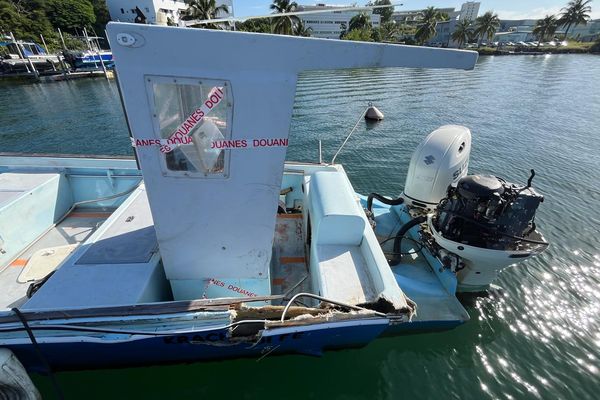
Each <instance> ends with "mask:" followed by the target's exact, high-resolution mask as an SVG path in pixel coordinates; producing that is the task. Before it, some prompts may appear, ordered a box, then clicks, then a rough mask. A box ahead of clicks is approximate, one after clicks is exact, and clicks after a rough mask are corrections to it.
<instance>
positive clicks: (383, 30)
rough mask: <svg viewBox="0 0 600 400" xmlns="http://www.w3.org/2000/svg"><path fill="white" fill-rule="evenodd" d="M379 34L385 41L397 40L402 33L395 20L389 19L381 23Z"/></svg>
mask: <svg viewBox="0 0 600 400" xmlns="http://www.w3.org/2000/svg"><path fill="white" fill-rule="evenodd" d="M379 34H380V35H381V40H383V41H384V42H395V41H396V40H397V38H398V35H399V34H400V28H399V27H398V25H397V24H396V23H395V22H394V21H388V22H386V23H384V24H381V27H380V28H379Z"/></svg>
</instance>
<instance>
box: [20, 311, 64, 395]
mask: <svg viewBox="0 0 600 400" xmlns="http://www.w3.org/2000/svg"><path fill="white" fill-rule="evenodd" d="M11 310H12V312H14V313H15V314H16V316H17V318H19V320H20V321H21V323H22V324H23V328H25V331H27V335H28V336H29V340H31V344H32V345H33V348H34V350H35V352H36V353H37V355H38V357H39V359H40V361H41V362H42V364H44V367H45V368H46V372H48V376H49V378H50V381H51V382H52V386H54V390H55V391H56V397H58V398H59V399H61V400H62V399H64V398H65V396H64V395H63V392H62V390H61V389H60V386H59V384H58V381H57V380H56V376H54V373H53V372H52V368H51V367H50V363H49V362H48V360H47V359H46V357H45V356H44V353H42V349H41V348H40V345H39V344H38V342H37V340H36V339H35V336H34V335H33V331H32V330H31V328H30V327H29V324H28V323H27V319H26V318H25V316H24V315H23V314H21V311H19V309H18V308H12V309H11Z"/></svg>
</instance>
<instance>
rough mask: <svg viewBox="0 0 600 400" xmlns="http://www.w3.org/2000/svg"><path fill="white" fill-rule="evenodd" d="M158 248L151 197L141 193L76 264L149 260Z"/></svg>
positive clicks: (127, 262) (141, 261)
mask: <svg viewBox="0 0 600 400" xmlns="http://www.w3.org/2000/svg"><path fill="white" fill-rule="evenodd" d="M144 194H145V192H144ZM157 250H158V243H157V240H156V233H155V231H154V225H153V222H152V216H151V214H150V207H149V205H148V200H147V198H146V196H145V195H139V196H138V197H137V198H136V199H135V200H134V201H133V203H131V205H130V206H129V207H127V209H126V210H125V211H124V212H123V213H121V215H119V217H118V218H117V219H116V220H115V221H114V222H113V223H112V224H111V226H110V227H109V228H108V229H107V230H106V232H104V234H103V235H102V236H101V237H100V238H99V239H98V240H97V241H96V242H94V243H93V244H92V245H91V246H90V247H89V248H88V250H87V251H86V252H85V253H84V254H83V256H81V258H80V259H79V260H78V261H77V263H76V264H77V265H85V264H94V265H97V264H138V263H147V262H149V261H150V258H152V255H153V254H154V253H155V252H156V251H157Z"/></svg>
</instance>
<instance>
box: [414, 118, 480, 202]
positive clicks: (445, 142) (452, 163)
mask: <svg viewBox="0 0 600 400" xmlns="http://www.w3.org/2000/svg"><path fill="white" fill-rule="evenodd" d="M470 154H471V131H470V130H469V129H468V128H466V127H464V126H459V125H444V126H442V127H440V128H438V129H436V130H435V131H433V132H431V133H430V134H429V135H428V136H427V137H426V138H425V139H424V140H423V141H422V142H421V143H420V144H419V146H418V147H417V149H416V150H415V152H414V153H413V156H412V158H411V160H410V165H409V167H408V173H407V176H406V184H405V185H404V192H403V193H402V197H403V198H404V201H405V203H406V204H408V205H411V206H416V207H421V208H424V209H429V210H433V209H434V208H435V207H436V206H437V204H438V203H439V202H440V200H441V199H443V198H444V197H445V196H446V193H447V188H448V186H449V185H451V184H453V183H456V182H457V181H458V180H459V179H460V178H462V177H463V176H465V175H466V174H467V170H468V166H469V156H470Z"/></svg>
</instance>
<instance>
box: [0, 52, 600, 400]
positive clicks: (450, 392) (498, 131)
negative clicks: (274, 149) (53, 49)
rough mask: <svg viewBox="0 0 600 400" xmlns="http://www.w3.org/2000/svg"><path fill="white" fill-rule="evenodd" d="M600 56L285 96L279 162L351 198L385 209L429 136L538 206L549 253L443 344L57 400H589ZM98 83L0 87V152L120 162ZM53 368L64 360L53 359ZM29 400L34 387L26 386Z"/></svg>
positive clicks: (597, 374)
mask: <svg viewBox="0 0 600 400" xmlns="http://www.w3.org/2000/svg"><path fill="white" fill-rule="evenodd" d="M599 76H600V57H598V56H591V55H552V56H515V57H509V56H505V57H483V58H481V59H480V60H479V62H478V64H477V67H476V69H475V70H474V71H450V70H421V69H385V70H360V71H358V70H350V71H326V72H312V73H310V74H308V73H307V74H305V75H303V76H302V77H301V79H300V81H299V83H298V88H297V94H296V104H295V107H294V115H293V123H292V127H291V134H290V147H289V149H288V159H290V160H302V161H316V160H317V158H318V153H317V149H318V144H317V143H318V140H319V139H320V140H322V141H323V149H324V151H323V158H324V159H325V160H326V161H328V160H330V159H331V157H332V156H333V154H334V153H335V151H336V149H337V147H338V146H339V144H340V143H341V142H342V141H343V139H344V136H345V135H346V133H347V132H348V131H349V130H350V129H351V128H352V127H353V126H354V123H355V122H356V120H357V119H358V118H359V117H360V115H361V113H362V112H363V111H364V109H365V107H366V106H367V104H368V102H369V101H372V102H373V103H374V104H375V105H376V106H377V107H378V108H379V109H380V110H381V111H382V112H383V113H384V114H385V119H384V120H383V121H382V122H380V123H376V124H368V125H367V124H366V123H365V122H361V124H360V125H359V129H358V131H357V132H356V133H355V135H354V136H353V137H352V138H351V139H350V140H349V142H348V143H347V145H346V147H345V149H344V150H343V151H342V152H341V153H340V155H339V156H338V158H337V162H340V163H342V164H343V165H344V167H345V168H346V170H347V171H348V173H349V176H350V178H351V180H352V183H353V185H354V187H355V189H356V190H357V191H359V192H361V193H369V192H373V191H374V192H379V193H382V194H385V195H388V196H396V195H398V194H399V193H400V192H401V190H402V186H403V183H404V179H405V176H406V171H407V168H408V162H409V160H410V156H411V154H412V151H413V150H414V149H415V147H416V146H417V144H418V143H419V142H420V141H421V140H422V139H423V138H424V137H425V136H426V135H427V134H428V133H429V132H431V131H432V130H434V129H435V128H437V127H439V126H440V125H444V124H461V125H465V126H467V127H469V128H470V129H471V131H472V134H473V151H472V154H471V162H470V166H469V170H470V172H471V173H493V174H496V175H499V176H501V177H503V178H505V179H507V180H509V181H512V182H516V183H524V182H526V180H527V178H528V177H529V170H530V169H531V168H534V169H535V171H536V174H537V175H536V177H535V179H534V182H533V183H534V186H535V187H536V188H537V189H538V190H539V191H540V192H542V193H543V194H544V196H545V201H544V203H542V205H541V207H540V210H539V212H538V216H537V219H536V222H537V225H538V228H539V229H540V230H541V231H542V232H544V233H545V235H546V238H547V239H548V240H549V241H550V242H551V243H552V244H551V247H550V248H549V249H548V250H547V251H546V252H545V253H543V254H542V255H541V256H539V257H537V258H535V259H532V260H528V261H526V262H524V263H522V264H520V265H519V266H517V267H514V268H509V269H507V270H505V271H504V272H503V273H502V274H501V276H500V278H499V280H498V281H497V284H498V285H499V286H500V287H501V288H502V289H501V290H498V291H496V292H494V293H493V294H492V295H489V296H487V297H466V298H463V299H462V301H463V303H464V304H465V306H466V307H467V310H468V311H469V313H470V315H471V320H470V321H469V322H468V323H466V324H465V325H463V326H461V327H459V328H457V329H454V330H452V331H448V332H441V333H427V334H418V335H407V336H402V337H395V338H384V339H380V340H377V341H375V342H373V343H372V344H370V345H369V346H367V347H366V348H363V349H357V350H345V351H338V352H330V353H326V354H325V355H324V356H323V357H321V358H313V357H307V356H271V355H269V356H267V357H265V358H262V359H260V360H258V359H244V360H233V361H219V362H210V363H202V364H200V363H198V364H190V365H175V366H151V367H141V368H131V369H118V370H99V371H75V372H61V373H59V374H57V378H58V381H59V383H60V385H61V387H62V389H63V391H64V392H65V396H66V398H68V399H107V398H111V399H117V398H119V399H120V398H127V399H133V398H143V399H165V398H169V399H192V398H193V399H198V398H231V399H233V398H235V399H252V398H262V399H271V398H273V399H280V398H288V399H291V398H302V399H321V398H327V399H363V398H369V399H371V398H381V399H398V398H411V399H417V398H431V399H439V398H460V399H482V398H483V399H485V398H490V399H492V398H493V399H554V398H557V399H577V400H583V399H597V398H598V396H599V393H600V79H598V77H599ZM127 135H128V134H127V126H126V123H125V119H124V117H123V110H122V108H121V104H120V101H119V94H118V90H117V87H116V84H115V83H114V82H112V81H111V82H109V81H106V80H104V79H94V80H81V81H72V82H61V83H52V84H22V85H8V84H0V151H2V152H9V151H18V152H27V153H77V154H110V155H130V154H132V150H131V147H130V143H129V138H128V136H127ZM68 356H69V355H68V354H65V357H68ZM34 380H35V383H36V385H38V387H39V388H40V389H41V391H42V392H43V394H44V395H45V398H53V396H54V394H53V391H52V386H51V385H50V381H49V380H48V379H47V378H45V377H41V376H34Z"/></svg>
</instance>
